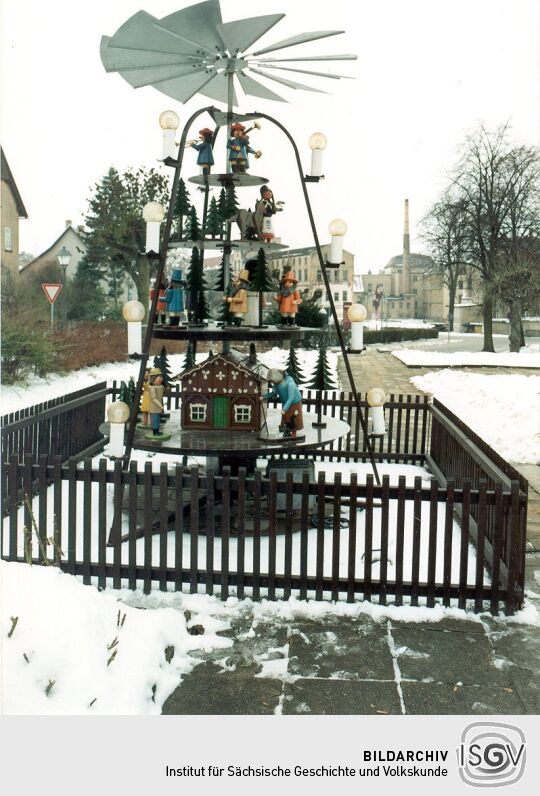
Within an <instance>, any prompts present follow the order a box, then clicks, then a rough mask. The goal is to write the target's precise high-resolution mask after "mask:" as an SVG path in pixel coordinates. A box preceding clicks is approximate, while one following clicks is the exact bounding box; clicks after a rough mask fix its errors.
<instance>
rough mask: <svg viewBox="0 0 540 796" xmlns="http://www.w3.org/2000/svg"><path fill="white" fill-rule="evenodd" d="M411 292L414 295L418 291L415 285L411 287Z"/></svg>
mask: <svg viewBox="0 0 540 796" xmlns="http://www.w3.org/2000/svg"><path fill="white" fill-rule="evenodd" d="M412 292H413V294H414V295H415V296H416V294H417V293H418V290H417V289H416V288H415V287H413V289H412Z"/></svg>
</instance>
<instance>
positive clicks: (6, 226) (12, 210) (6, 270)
mask: <svg viewBox="0 0 540 796" xmlns="http://www.w3.org/2000/svg"><path fill="white" fill-rule="evenodd" d="M0 176H1V182H2V188H1V195H0V217H1V219H2V222H1V223H2V244H1V245H2V258H1V268H2V286H5V284H6V281H7V280H10V279H13V278H16V277H17V275H18V273H19V221H20V219H24V218H28V213H27V212H26V208H25V206H24V203H23V200H22V198H21V195H20V193H19V189H18V188H17V184H16V182H15V179H14V177H13V174H12V172H11V169H10V167H9V164H8V162H7V159H6V156H5V154H4V150H3V149H2V148H1V147H0Z"/></svg>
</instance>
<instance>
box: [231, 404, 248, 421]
mask: <svg viewBox="0 0 540 796" xmlns="http://www.w3.org/2000/svg"><path fill="white" fill-rule="evenodd" d="M234 422H235V423H251V406H249V405H248V404H236V405H235V407H234Z"/></svg>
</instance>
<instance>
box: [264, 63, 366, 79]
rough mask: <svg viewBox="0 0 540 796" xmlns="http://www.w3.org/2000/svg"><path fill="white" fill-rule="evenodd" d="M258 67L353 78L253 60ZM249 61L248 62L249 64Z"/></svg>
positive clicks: (338, 77) (335, 77) (320, 75)
mask: <svg viewBox="0 0 540 796" xmlns="http://www.w3.org/2000/svg"><path fill="white" fill-rule="evenodd" d="M251 63H253V64H256V65H257V66H258V67H259V68H260V69H281V71H282V72H299V73H300V74H302V75H314V76H315V77H330V78H332V79H333V80H354V77H351V76H350V75H331V74H330V73H329V72H313V71H311V70H310V69H294V68H293V67H291V66H278V65H277V64H267V63H265V62H264V61H262V62H261V61H253V62H251ZM251 63H250V64H249V65H250V66H251Z"/></svg>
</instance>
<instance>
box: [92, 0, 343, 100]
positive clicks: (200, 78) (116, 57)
mask: <svg viewBox="0 0 540 796" xmlns="http://www.w3.org/2000/svg"><path fill="white" fill-rule="evenodd" d="M284 16H285V15H284V14H268V15H265V16H258V17H249V18H247V19H239V20H236V21H234V22H225V23H224V22H223V20H222V18H221V9H220V6H219V0H205V2H203V3H198V4H197V5H193V6H189V7H187V8H184V9H182V10H180V11H176V12H175V13H174V14H169V15H168V16H166V17H163V18H162V19H158V18H157V17H154V16H152V15H151V14H148V13H147V12H146V11H139V12H137V13H136V14H134V15H133V16H132V17H130V18H129V19H128V20H127V21H126V22H124V24H123V25H122V26H121V27H120V28H119V29H118V30H117V31H116V33H115V34H114V35H113V36H103V37H102V40H101V60H102V62H103V66H104V67H105V69H106V71H107V72H118V74H119V75H121V76H122V77H123V78H124V80H126V81H127V82H128V83H129V84H130V85H131V86H133V87H134V88H141V87H142V86H153V87H154V88H156V89H158V91H161V92H163V93H164V94H166V95H167V96H169V97H172V98H173V99H175V100H177V101H178V102H187V101H188V100H189V99H191V97H193V96H195V94H203V95H204V96H206V97H210V98H211V99H215V100H219V101H221V102H226V103H227V104H228V106H229V107H230V106H231V105H232V106H236V105H237V99H236V95H235V93H234V78H236V79H237V80H238V83H239V84H240V86H241V88H242V90H243V92H244V93H245V94H248V95H251V96H254V97H260V98H262V99H269V100H273V101H276V102H286V101H287V100H286V99H285V98H284V97H282V96H281V95H279V94H277V93H276V92H275V91H273V90H272V89H271V88H269V87H268V86H266V85H265V84H264V83H262V82H260V81H259V80H256V79H255V78H254V77H253V74H256V75H260V76H261V77H263V78H265V79H266V80H269V81H272V82H274V83H280V84H281V85H283V86H286V87H287V88H291V89H302V90H304V91H317V92H320V91H321V90H320V89H318V88H315V87H313V86H308V85H305V84H303V83H296V82H293V81H292V80H287V79H286V78H285V77H279V76H278V75H275V74H268V72H265V71H263V70H264V68H267V69H271V70H275V69H277V70H280V69H281V70H283V71H287V72H293V71H296V72H301V73H303V74H307V75H311V76H314V77H326V78H331V79H333V80H339V79H341V78H342V77H345V76H344V75H332V74H325V73H324V72H314V71H308V70H302V69H293V68H292V67H287V66H279V65H278V62H280V61H283V62H285V63H286V62H288V61H299V62H302V61H343V60H353V59H356V57H357V56H356V55H326V56H325V55H322V56H307V57H305V58H302V57H297V58H286V57H285V58H269V57H268V56H267V55H266V53H273V52H275V51H276V50H284V49H286V48H290V47H295V46H297V45H299V44H305V43H307V42H313V41H318V40H320V39H324V38H327V37H329V36H337V35H339V34H340V33H343V31H341V30H330V31H328V30H327V31H315V32H311V33H310V32H306V33H301V34H299V35H298V36H291V37H289V38H287V39H282V40H280V41H277V42H276V43H275V44H271V45H268V46H267V47H264V48H262V49H259V50H257V51H255V52H252V53H250V54H248V55H245V54H244V53H245V52H246V51H247V50H248V48H250V47H252V45H253V44H254V43H255V42H256V41H258V40H259V39H260V38H261V37H262V36H264V35H265V34H266V33H268V31H269V30H271V29H272V28H273V27H274V26H275V25H277V24H278V22H280V21H281V20H282V19H283V17H284ZM258 56H261V57H260V58H259V57H258ZM321 93H325V92H321Z"/></svg>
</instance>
